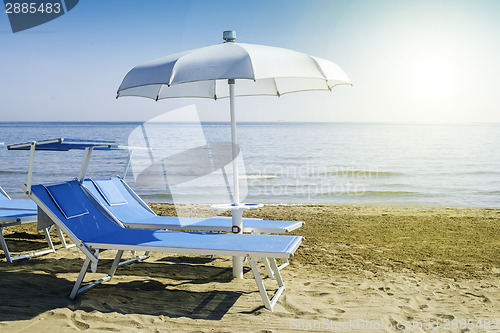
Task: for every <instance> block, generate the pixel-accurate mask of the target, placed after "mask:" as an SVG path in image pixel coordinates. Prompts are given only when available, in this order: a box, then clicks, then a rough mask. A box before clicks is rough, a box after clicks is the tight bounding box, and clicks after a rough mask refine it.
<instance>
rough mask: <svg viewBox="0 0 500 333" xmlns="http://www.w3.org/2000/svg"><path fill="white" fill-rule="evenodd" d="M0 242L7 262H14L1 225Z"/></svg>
mask: <svg viewBox="0 0 500 333" xmlns="http://www.w3.org/2000/svg"><path fill="white" fill-rule="evenodd" d="M0 244H1V245H2V249H3V253H4V254H5V258H6V259H7V262H10V263H12V259H11V257H10V252H9V248H8V247H7V243H6V242H5V238H4V237H3V227H0Z"/></svg>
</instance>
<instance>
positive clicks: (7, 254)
mask: <svg viewBox="0 0 500 333" xmlns="http://www.w3.org/2000/svg"><path fill="white" fill-rule="evenodd" d="M0 229H1V230H0V245H2V249H3V252H4V254H5V259H7V262H9V263H11V264H12V262H13V261H14V260H19V259H25V258H30V257H36V256H41V255H43V254H47V253H52V252H56V250H55V249H54V245H53V244H52V239H51V238H50V235H49V232H48V230H47V229H46V228H45V229H43V232H44V234H45V239H46V240H47V244H48V245H49V250H43V251H39V252H33V253H27V254H23V255H20V256H17V257H12V256H11V255H10V252H9V248H8V247H7V242H6V241H5V238H4V237H3V227H0Z"/></svg>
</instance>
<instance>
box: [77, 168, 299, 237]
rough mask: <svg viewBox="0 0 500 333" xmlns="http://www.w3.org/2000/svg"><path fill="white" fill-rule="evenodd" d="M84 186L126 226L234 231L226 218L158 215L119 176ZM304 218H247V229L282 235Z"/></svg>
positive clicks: (88, 182)
mask: <svg viewBox="0 0 500 333" xmlns="http://www.w3.org/2000/svg"><path fill="white" fill-rule="evenodd" d="M83 185H84V187H85V189H86V190H87V191H89V192H90V193H91V194H92V195H93V196H94V197H95V198H96V199H97V200H98V201H99V202H100V203H101V204H102V205H103V206H104V207H106V208H107V209H108V210H109V212H110V213H111V214H113V215H114V216H115V217H116V218H117V219H118V220H120V221H121V222H122V223H123V224H124V225H125V227H126V228H134V229H172V230H192V231H226V232H231V230H232V221H231V219H230V218H225V217H211V218H194V217H177V216H157V215H156V214H155V213H154V212H153V211H152V210H151V209H150V208H149V207H148V206H147V204H146V203H145V202H144V201H142V199H141V198H140V197H139V196H138V195H137V194H136V193H135V192H134V191H133V190H132V189H131V188H130V187H129V186H128V184H127V183H125V181H124V180H123V179H121V178H119V177H111V178H105V179H95V180H94V179H88V178H87V179H85V180H84V182H83ZM303 224H304V222H301V221H271V220H260V219H243V232H248V233H263V234H282V233H287V232H290V231H293V230H295V229H297V228H300V227H301V226H302V225H303Z"/></svg>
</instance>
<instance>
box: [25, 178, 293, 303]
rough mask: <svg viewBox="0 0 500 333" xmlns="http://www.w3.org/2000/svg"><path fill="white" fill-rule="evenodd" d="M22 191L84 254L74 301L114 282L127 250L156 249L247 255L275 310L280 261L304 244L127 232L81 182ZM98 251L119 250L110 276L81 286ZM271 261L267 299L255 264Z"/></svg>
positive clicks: (233, 236) (283, 239)
mask: <svg viewBox="0 0 500 333" xmlns="http://www.w3.org/2000/svg"><path fill="white" fill-rule="evenodd" d="M23 189H24V190H25V191H26V192H27V193H29V196H30V197H31V199H32V200H33V201H35V202H36V203H37V205H38V206H39V207H40V208H41V209H42V210H43V211H44V213H45V214H46V215H47V216H48V217H49V218H50V219H51V220H52V221H53V222H54V223H55V224H56V225H57V226H58V227H60V228H61V229H62V230H63V231H64V232H65V233H66V235H68V237H69V238H70V239H71V240H72V241H73V242H74V243H75V244H77V246H76V247H77V248H79V249H80V250H81V251H82V252H83V253H84V254H85V256H86V258H85V261H84V263H83V266H82V268H81V270H80V274H79V276H78V278H77V280H76V282H75V285H74V287H73V289H72V291H71V294H70V298H71V299H74V298H75V297H76V295H77V294H78V293H80V292H83V291H85V290H87V289H89V288H91V287H93V286H95V285H97V284H99V283H102V282H104V281H107V280H109V279H111V277H112V276H113V275H114V274H115V272H116V269H117V268H118V265H119V262H120V260H121V257H122V255H123V251H126V250H132V251H154V252H165V253H183V254H184V253H185V254H207V255H210V254H216V255H225V256H243V257H248V258H249V259H250V260H249V261H250V265H251V268H252V272H253V275H254V278H255V281H256V283H257V286H258V289H259V292H260V295H261V297H262V301H263V302H264V306H265V307H266V308H267V309H268V310H270V311H272V309H273V307H274V305H275V304H276V302H277V300H278V298H279V297H280V295H281V294H282V292H283V291H284V290H285V286H284V284H283V280H282V278H281V275H280V272H279V269H278V267H277V264H276V258H281V259H288V258H290V257H291V256H293V254H294V253H295V251H296V250H297V248H298V247H299V246H300V244H301V242H302V239H303V238H302V237H300V236H282V235H252V234H226V233H222V234H221V233H200V232H198V233H189V232H183V231H166V230H147V229H127V228H125V227H124V226H123V224H121V222H120V221H116V220H113V219H112V218H111V217H110V216H108V214H106V212H105V209H103V208H104V207H103V206H102V205H100V204H99V203H98V202H96V201H95V200H93V199H92V198H91V197H89V195H88V193H86V192H85V191H84V190H83V188H82V187H81V186H80V184H79V183H78V182H77V181H68V182H63V183H58V184H52V185H34V186H31V187H30V190H29V189H28V187H27V186H26V185H24V186H23ZM95 250H117V251H118V253H117V255H116V257H115V259H114V261H113V264H112V265H111V269H110V271H109V274H108V275H107V276H106V277H104V278H102V279H100V280H97V281H95V282H92V283H90V284H88V285H86V286H84V287H82V288H80V286H81V284H82V282H83V279H84V278H85V274H86V272H87V269H88V267H89V265H90V263H91V262H92V263H97V261H98V259H97V257H96V256H95V255H94V253H93V252H94V251H95ZM259 259H266V260H269V261H270V263H271V266H272V269H273V273H274V274H273V275H274V278H275V279H276V281H277V283H278V289H277V291H276V293H275V294H274V296H273V297H272V298H271V299H269V297H268V295H267V292H266V288H265V287H264V283H263V280H262V277H261V275H260V272H259V269H258V266H257V262H258V260H259Z"/></svg>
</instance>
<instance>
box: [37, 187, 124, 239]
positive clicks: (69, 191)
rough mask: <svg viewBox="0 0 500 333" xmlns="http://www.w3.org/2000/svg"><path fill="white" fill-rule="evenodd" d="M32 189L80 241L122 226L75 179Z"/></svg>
mask: <svg viewBox="0 0 500 333" xmlns="http://www.w3.org/2000/svg"><path fill="white" fill-rule="evenodd" d="M32 193H33V194H34V195H35V196H36V197H38V199H39V200H40V201H41V202H42V203H43V205H44V206H45V207H46V208H47V209H49V210H50V212H51V213H52V214H54V215H55V216H56V217H57V218H58V220H59V221H60V222H61V223H63V224H64V225H65V226H66V227H67V228H68V229H69V230H70V231H71V232H72V233H73V234H74V235H75V236H76V237H77V238H78V239H80V240H81V241H84V242H85V241H88V240H90V239H93V237H95V236H96V235H100V236H102V235H105V234H108V233H111V232H114V231H116V230H118V229H121V227H120V226H118V225H117V224H115V223H114V222H112V221H111V220H110V219H109V218H107V217H106V216H105V215H104V214H103V212H101V211H100V210H99V209H98V208H97V207H96V206H95V205H94V204H93V203H92V201H91V200H90V198H89V197H88V196H87V195H86V194H85V192H84V191H83V189H82V188H81V187H80V184H79V183H78V182H76V181H69V182H64V183H60V184H53V185H34V186H32Z"/></svg>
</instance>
